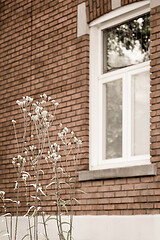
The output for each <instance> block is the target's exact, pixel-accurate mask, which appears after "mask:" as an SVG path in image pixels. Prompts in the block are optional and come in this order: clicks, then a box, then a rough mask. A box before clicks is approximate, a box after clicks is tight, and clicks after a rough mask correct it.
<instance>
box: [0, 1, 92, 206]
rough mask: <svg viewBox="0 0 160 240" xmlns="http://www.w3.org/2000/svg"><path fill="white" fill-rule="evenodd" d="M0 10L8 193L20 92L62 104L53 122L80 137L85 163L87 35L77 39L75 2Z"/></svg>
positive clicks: (3, 175)
mask: <svg viewBox="0 0 160 240" xmlns="http://www.w3.org/2000/svg"><path fill="white" fill-rule="evenodd" d="M79 3H80V1H79ZM0 15H1V16H0V18H1V27H0V32H1V34H0V51H1V53H0V54H1V59H0V78H1V80H0V81H1V85H0V92H1V95H0V113H1V114H0V158H1V164H0V185H1V186H0V189H1V190H6V192H7V196H8V197H11V196H12V195H13V194H12V192H13V187H14V184H15V183H14V179H13V181H10V180H11V179H12V178H13V173H14V169H13V166H12V164H11V162H12V157H14V156H15V154H17V152H16V149H15V138H14V134H13V127H12V123H11V120H12V119H15V120H17V122H18V121H21V119H20V114H19V110H18V106H16V103H15V102H16V100H17V99H18V100H19V99H21V98H22V96H24V95H25V96H26V95H28V96H32V97H34V98H38V96H39V95H40V94H41V93H46V94H47V95H49V96H51V97H52V98H55V99H56V100H57V101H58V102H59V103H60V105H59V108H58V110H57V118H56V126H57V125H58V124H59V123H60V122H62V123H63V124H64V126H67V127H68V128H69V129H71V130H73V131H74V132H75V133H76V135H77V136H78V137H79V138H80V139H82V141H83V148H82V151H81V163H82V165H81V166H80V169H86V168H87V167H88V145H89V143H88V135H89V133H88V129H89V122H88V119H89V116H88V112H89V108H88V101H89V73H88V72H89V65H88V63H89V43H88V42H89V38H88V35H86V36H82V37H79V38H77V32H76V31H77V1H72V0H65V1H58V0H56V1H52V0H46V1H39V0H35V1H32V2H31V1H28V0H26V1H25V0H23V1H20V0H19V1H18V2H17V1H10V0H5V1H1V12H0ZM21 133H22V131H21V130H19V134H21ZM53 140H54V138H53ZM14 177H15V174H14ZM48 205H50V206H51V203H50V204H49V203H48ZM47 210H48V211H49V210H51V207H48V208H47Z"/></svg>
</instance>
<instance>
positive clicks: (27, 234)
mask: <svg viewBox="0 0 160 240" xmlns="http://www.w3.org/2000/svg"><path fill="white" fill-rule="evenodd" d="M27 236H29V234H26V235H25V236H24V237H23V238H22V239H21V240H23V239H25V238H26V237H27Z"/></svg>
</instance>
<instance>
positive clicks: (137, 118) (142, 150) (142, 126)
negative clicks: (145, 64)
mask: <svg viewBox="0 0 160 240" xmlns="http://www.w3.org/2000/svg"><path fill="white" fill-rule="evenodd" d="M149 81H150V80H149V72H144V73H140V74H136V75H134V76H133V77H132V156H135V155H145V154H149V145H150V133H149V130H150V96H149V95H150V84H149Z"/></svg>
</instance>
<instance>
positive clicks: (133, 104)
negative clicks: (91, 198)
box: [90, 1, 150, 170]
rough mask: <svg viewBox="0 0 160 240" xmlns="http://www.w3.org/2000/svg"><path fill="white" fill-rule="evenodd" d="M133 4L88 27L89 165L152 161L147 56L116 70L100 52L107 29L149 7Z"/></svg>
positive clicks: (97, 167)
mask: <svg viewBox="0 0 160 240" xmlns="http://www.w3.org/2000/svg"><path fill="white" fill-rule="evenodd" d="M131 5H132V6H130V7H129V6H127V7H122V8H121V9H120V10H115V11H113V12H111V13H110V16H109V14H106V19H107V20H105V19H104V18H102V19H100V20H98V21H97V22H93V23H92V24H91V26H90V46H91V49H90V61H91V62H90V78H91V79H90V170H94V169H104V168H115V167H124V166H134V165H143V164H150V155H149V142H150V141H149V129H150V126H149V111H150V110H149V108H150V107H149V102H150V100H149V88H150V83H149V82H150V80H149V61H145V62H143V61H141V62H140V63H137V64H133V65H131V64H129V66H124V67H123V68H121V67H118V70H115V69H116V68H114V69H111V68H110V69H107V67H106V66H107V65H106V62H107V60H106V59H105V57H104V35H105V34H106V33H107V31H108V29H111V28H112V27H113V28H114V29H115V26H116V25H119V24H123V23H124V22H126V21H129V20H132V19H134V18H138V17H139V16H141V15H143V14H146V13H147V12H148V11H149V4H148V1H143V4H142V3H135V4H134V7H133V4H131ZM133 9H134V10H133ZM126 10H128V11H126ZM126 12H127V13H126ZM104 59H105V60H104ZM146 60H148V59H146ZM144 85H145V87H143V86H144ZM143 106H145V107H143ZM142 108H143V114H142V111H141V110H142ZM143 118H144V119H143ZM140 131H141V134H139V132H140ZM140 146H141V147H140Z"/></svg>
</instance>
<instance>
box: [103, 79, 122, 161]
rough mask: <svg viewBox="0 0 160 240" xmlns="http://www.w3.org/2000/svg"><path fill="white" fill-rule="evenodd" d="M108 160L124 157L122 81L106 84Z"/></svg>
mask: <svg viewBox="0 0 160 240" xmlns="http://www.w3.org/2000/svg"><path fill="white" fill-rule="evenodd" d="M106 108H107V109H106V110H107V111H106V159H109V158H118V157H122V81H121V80H117V81H113V82H110V83H107V84H106Z"/></svg>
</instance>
